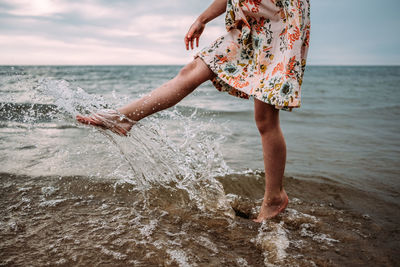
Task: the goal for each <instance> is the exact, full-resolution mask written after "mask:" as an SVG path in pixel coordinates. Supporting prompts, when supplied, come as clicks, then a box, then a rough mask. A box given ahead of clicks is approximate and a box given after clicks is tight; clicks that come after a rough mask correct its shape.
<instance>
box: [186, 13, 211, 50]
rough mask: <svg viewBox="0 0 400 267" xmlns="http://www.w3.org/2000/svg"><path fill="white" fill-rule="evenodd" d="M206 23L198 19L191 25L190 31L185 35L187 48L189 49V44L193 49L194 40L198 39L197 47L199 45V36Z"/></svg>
mask: <svg viewBox="0 0 400 267" xmlns="http://www.w3.org/2000/svg"><path fill="white" fill-rule="evenodd" d="M205 26H206V25H205V24H204V23H202V22H200V21H198V20H196V21H195V22H194V23H193V24H192V26H190V29H189V31H188V32H187V34H186V36H185V44H186V50H189V44H190V47H191V49H193V48H194V47H193V41H194V40H195V39H196V47H199V38H200V35H201V34H202V32H203V30H204V28H205Z"/></svg>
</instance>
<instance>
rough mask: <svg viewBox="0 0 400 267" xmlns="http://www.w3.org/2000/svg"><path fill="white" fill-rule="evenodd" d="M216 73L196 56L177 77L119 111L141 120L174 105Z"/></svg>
mask: <svg viewBox="0 0 400 267" xmlns="http://www.w3.org/2000/svg"><path fill="white" fill-rule="evenodd" d="M214 75H215V74H214V73H213V72H212V71H211V70H210V69H209V68H208V66H207V65H206V64H205V63H204V62H203V60H201V59H200V58H196V59H195V60H193V61H192V62H191V63H189V64H187V65H186V66H185V67H183V68H182V69H181V70H180V72H179V73H178V75H177V76H176V77H175V78H173V79H172V80H170V81H168V82H166V83H164V84H163V85H161V86H160V87H158V88H157V89H155V90H153V91H152V92H150V93H149V94H147V95H145V96H144V97H142V98H140V99H138V100H136V101H133V102H131V103H129V104H127V105H125V106H123V107H121V108H120V109H118V111H119V112H120V113H121V114H124V115H125V116H127V117H128V118H129V119H131V120H133V121H139V120H141V119H143V118H145V117H147V116H149V115H151V114H153V113H155V112H158V111H160V110H163V109H166V108H169V107H172V106H174V105H175V104H177V103H178V102H179V101H181V100H182V99H183V98H184V97H185V96H187V95H188V94H190V93H191V92H193V91H194V89H196V88H197V87H198V86H199V85H200V84H202V83H203V82H205V81H207V80H209V79H211V78H212V77H213V76H214Z"/></svg>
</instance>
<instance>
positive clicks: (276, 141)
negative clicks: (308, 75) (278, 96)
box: [254, 99, 288, 222]
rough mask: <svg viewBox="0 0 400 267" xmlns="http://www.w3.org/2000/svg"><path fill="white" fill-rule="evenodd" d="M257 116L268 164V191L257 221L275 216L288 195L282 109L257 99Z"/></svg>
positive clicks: (265, 166)
mask: <svg viewBox="0 0 400 267" xmlns="http://www.w3.org/2000/svg"><path fill="white" fill-rule="evenodd" d="M254 116H255V121H256V124H257V128H258V130H259V132H260V135H261V142H262V148H263V157H264V168H265V194H264V200H263V203H262V205H261V209H260V214H259V215H258V217H257V219H256V220H254V221H256V222H261V221H263V220H265V219H269V218H272V217H274V216H276V215H278V214H279V213H280V212H281V211H283V210H284V209H285V208H286V206H287V204H288V197H287V195H286V192H285V190H284V189H283V174H284V172H285V164H286V143H285V139H284V137H283V133H282V130H281V127H280V124H279V110H278V109H276V108H274V107H273V106H272V105H269V104H266V103H264V102H262V101H260V100H257V99H255V100H254Z"/></svg>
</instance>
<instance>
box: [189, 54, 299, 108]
mask: <svg viewBox="0 0 400 267" xmlns="http://www.w3.org/2000/svg"><path fill="white" fill-rule="evenodd" d="M196 58H200V59H201V60H202V61H203V62H204V63H205V64H206V65H207V67H208V68H209V69H210V70H211V71H212V72H214V74H215V75H216V76H215V78H213V79H211V82H212V83H213V85H214V87H215V88H216V89H217V90H218V91H220V92H227V93H228V94H229V95H232V96H235V97H239V98H242V99H257V100H260V101H262V102H264V103H266V104H269V105H271V106H273V107H274V108H276V109H279V110H284V111H289V112H291V111H292V109H293V108H300V105H299V106H277V105H275V104H274V103H272V102H270V101H269V102H267V101H265V100H268V99H265V98H260V97H258V96H257V95H255V94H248V93H246V92H244V91H242V90H240V89H238V88H235V87H233V86H232V85H230V84H229V83H228V82H227V81H225V80H224V79H223V78H221V77H219V76H218V71H217V70H216V69H214V68H212V67H211V65H210V64H208V63H207V61H206V60H205V58H204V57H203V56H202V55H201V52H199V53H197V54H196V55H195V56H194V59H196ZM214 80H216V81H214ZM216 83H219V84H221V86H220V87H219V86H218V85H217V84H216ZM222 83H223V84H224V85H225V86H226V87H229V90H223V89H222V87H223V85H222Z"/></svg>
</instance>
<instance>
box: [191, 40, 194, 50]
mask: <svg viewBox="0 0 400 267" xmlns="http://www.w3.org/2000/svg"><path fill="white" fill-rule="evenodd" d="M193 41H194V39H190V46H191V47H192V50H193Z"/></svg>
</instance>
